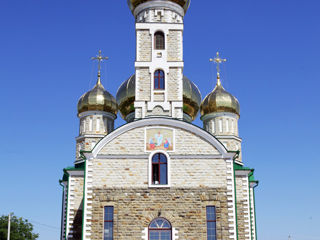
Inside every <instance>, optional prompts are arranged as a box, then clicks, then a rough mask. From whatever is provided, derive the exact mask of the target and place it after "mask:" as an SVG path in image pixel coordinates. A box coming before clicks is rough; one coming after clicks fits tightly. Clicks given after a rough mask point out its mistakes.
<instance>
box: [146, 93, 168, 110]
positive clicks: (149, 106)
mask: <svg viewBox="0 0 320 240" xmlns="http://www.w3.org/2000/svg"><path fill="white" fill-rule="evenodd" d="M152 95H153V94H152ZM157 106H159V107H162V108H163V110H164V111H170V108H171V104H170V103H169V102H148V103H147V109H148V111H152V110H153V109H154V108H155V107H157Z"/></svg>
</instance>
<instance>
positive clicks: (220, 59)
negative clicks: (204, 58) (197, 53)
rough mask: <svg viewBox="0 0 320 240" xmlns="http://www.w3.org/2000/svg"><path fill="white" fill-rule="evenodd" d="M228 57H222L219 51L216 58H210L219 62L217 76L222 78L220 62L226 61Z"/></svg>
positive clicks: (211, 60)
mask: <svg viewBox="0 0 320 240" xmlns="http://www.w3.org/2000/svg"><path fill="white" fill-rule="evenodd" d="M226 61H227V59H225V58H220V55H219V52H217V55H216V57H215V58H210V62H214V63H216V64H217V76H218V78H220V64H221V63H224V62H226Z"/></svg>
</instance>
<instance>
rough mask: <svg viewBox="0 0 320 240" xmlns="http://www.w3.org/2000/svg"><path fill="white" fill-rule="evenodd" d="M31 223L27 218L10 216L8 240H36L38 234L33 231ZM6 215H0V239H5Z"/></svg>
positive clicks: (6, 228)
mask: <svg viewBox="0 0 320 240" xmlns="http://www.w3.org/2000/svg"><path fill="white" fill-rule="evenodd" d="M32 231H33V225H32V224H31V223H29V222H28V220H26V219H23V218H17V217H16V216H14V215H12V216H11V227H10V240H36V239H37V238H38V237H39V234H36V233H33V232H32ZM7 233H8V216H4V215H3V216H1V217H0V240H7Z"/></svg>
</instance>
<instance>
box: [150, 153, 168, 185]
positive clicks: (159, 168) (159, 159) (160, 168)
mask: <svg viewBox="0 0 320 240" xmlns="http://www.w3.org/2000/svg"><path fill="white" fill-rule="evenodd" d="M152 184H161V185H166V184H168V161H167V157H166V156H165V155H164V154H162V153H156V154H155V155H153V157H152Z"/></svg>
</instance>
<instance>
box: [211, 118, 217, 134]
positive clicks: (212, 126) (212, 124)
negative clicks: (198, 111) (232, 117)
mask: <svg viewBox="0 0 320 240" xmlns="http://www.w3.org/2000/svg"><path fill="white" fill-rule="evenodd" d="M211 128H212V133H215V132H216V126H215V120H212V122H211Z"/></svg>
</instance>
